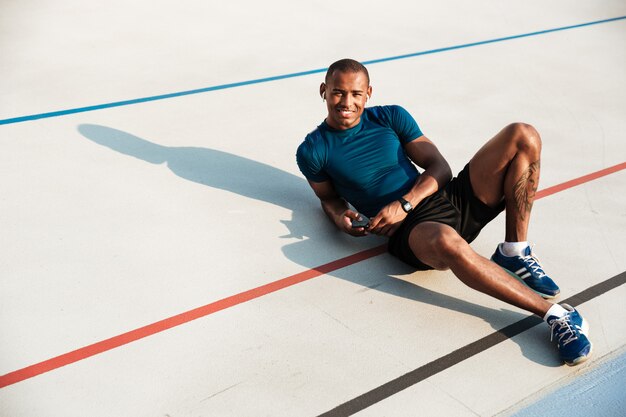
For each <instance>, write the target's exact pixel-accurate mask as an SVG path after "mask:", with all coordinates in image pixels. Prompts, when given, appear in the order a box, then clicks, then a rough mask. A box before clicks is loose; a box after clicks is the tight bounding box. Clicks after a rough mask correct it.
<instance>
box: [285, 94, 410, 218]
mask: <svg viewBox="0 0 626 417" xmlns="http://www.w3.org/2000/svg"><path fill="white" fill-rule="evenodd" d="M420 136H422V132H421V130H420V128H419V126H418V125H417V123H416V122H415V120H414V119H413V117H411V115H410V114H409V113H408V112H407V111H406V110H405V109H404V108H402V107H400V106H377V107H368V108H366V109H365V110H364V112H363V114H362V115H361V120H360V121H359V124H358V125H356V126H354V127H352V128H350V129H347V130H335V129H332V128H331V127H330V126H328V124H326V122H322V124H321V125H319V126H318V127H317V128H316V129H315V130H314V131H313V132H311V133H309V134H308V135H307V136H306V138H305V139H304V142H302V144H301V145H300V146H299V147H298V151H297V153H296V160H297V163H298V167H299V168H300V171H301V172H302V174H303V175H304V176H305V177H306V178H307V179H308V180H310V181H312V182H324V181H329V180H330V181H331V182H332V183H333V186H334V187H335V189H336V190H337V192H338V193H339V195H341V197H343V198H344V199H345V200H346V201H348V202H349V203H350V204H352V205H353V206H354V207H355V208H356V209H357V210H358V211H359V212H361V213H363V214H365V215H366V216H368V217H373V216H375V215H376V214H377V213H378V212H379V211H380V209H382V208H383V207H384V206H385V205H387V204H389V203H390V202H392V201H394V200H397V199H398V198H400V197H402V196H403V195H404V194H406V193H407V192H408V191H409V190H410V189H411V187H412V186H413V184H415V180H416V179H417V177H418V176H419V175H420V174H419V171H418V170H417V168H416V167H415V165H414V164H413V163H412V162H411V161H410V160H409V159H408V157H407V156H406V154H405V152H404V148H403V146H404V145H405V144H407V143H409V142H411V141H412V140H414V139H417V138H419V137H420Z"/></svg>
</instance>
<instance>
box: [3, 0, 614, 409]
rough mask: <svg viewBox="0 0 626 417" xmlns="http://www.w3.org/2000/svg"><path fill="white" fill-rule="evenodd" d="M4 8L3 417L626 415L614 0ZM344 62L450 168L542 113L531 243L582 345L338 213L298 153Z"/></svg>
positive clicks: (493, 229) (116, 1)
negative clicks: (414, 125) (560, 346)
mask: <svg viewBox="0 0 626 417" xmlns="http://www.w3.org/2000/svg"><path fill="white" fill-rule="evenodd" d="M579 3H582V4H579ZM1 8H2V10H1V12H0V69H1V72H2V80H1V81H0V87H1V88H0V231H1V233H0V243H1V245H0V247H1V248H2V256H0V416H2V417H22V416H24V417H26V416H28V417H33V416H45V417H48V416H63V417H67V416H90V417H91V416H93V417H96V416H116V417H119V416H129V417H143V416H146V417H148V416H150V417H154V416H161V417H165V416H169V417H179V416H320V415H326V416H345V415H359V416H495V415H514V414H516V413H519V415H522V416H529V415H546V414H547V415H569V414H568V413H570V412H572V413H574V414H572V415H584V414H575V411H576V410H582V409H583V408H584V407H589V405H590V404H591V405H592V406H593V407H592V411H590V413H591V414H593V415H598V416H612V415H619V414H620V412H622V413H623V408H624V401H623V400H622V399H621V398H623V396H620V392H621V393H623V389H622V390H621V391H620V389H619V388H618V389H615V387H616V386H617V387H620V386H623V382H621V381H624V367H623V365H621V364H622V363H623V361H624V351H625V349H626V347H625V346H626V324H625V323H626V322H625V321H624V316H625V314H624V313H625V309H624V303H623V300H624V297H625V296H626V286H625V285H624V283H625V282H626V239H625V238H624V236H625V235H626V193H625V192H624V191H625V190H626V170H625V169H624V168H626V146H625V145H624V132H625V131H626V117H625V116H626V3H624V2H623V1H617V0H616V1H611V0H607V1H602V2H576V3H574V4H572V2H566V1H563V0H558V1H554V2H547V3H546V2H540V1H534V0H532V1H526V2H517V3H509V2H507V3H506V4H504V3H502V2H495V1H481V0H479V1H474V2H463V1H458V0H457V1H444V2H437V3H436V4H433V2H409V1H402V2H391V3H381V2H374V1H369V0H367V1H364V2H359V3H358V5H356V4H353V3H350V4H349V3H345V2H339V3H337V2H331V1H311V2H306V3H303V4H300V2H288V1H283V0H272V1H268V2H263V3H260V2H251V1H243V0H235V1H229V2H224V3H223V4H213V2H200V1H197V0H192V1H189V2H183V3H182V4H178V3H176V4H175V3H174V2H169V1H152V2H147V1H136V2H124V1H120V0H113V1H110V2H106V3H102V4H101V3H98V2H84V1H77V0H61V1H56V2H52V1H45V0H40V1H32V0H27V1H21V2H4V3H3V5H2V6H1ZM343 57H351V58H355V59H358V60H360V61H363V62H365V63H366V64H368V68H369V70H370V75H371V79H372V85H373V88H374V93H373V97H372V99H373V100H372V101H371V102H370V104H371V105H384V104H401V105H402V106H403V107H405V108H406V109H407V110H409V112H410V113H411V114H412V115H413V116H414V117H415V118H416V120H417V122H418V123H419V125H420V127H421V129H422V130H423V131H424V133H425V134H426V135H427V136H428V137H429V138H430V139H432V140H433V141H434V142H435V143H436V144H437V145H438V147H439V149H440V150H441V152H442V153H443V154H444V156H446V158H447V159H448V161H449V162H450V165H451V166H452V169H453V171H455V172H457V171H459V170H460V169H461V168H462V167H463V165H464V164H465V162H466V161H467V160H468V159H469V158H470V157H471V156H472V154H473V153H474V152H475V151H476V150H477V149H478V148H479V146H480V145H481V144H482V143H483V142H484V141H486V140H487V139H488V138H490V137H491V136H493V135H494V134H495V133H497V131H498V130H499V129H500V128H502V127H503V126H505V125H506V124H508V123H510V122H514V121H523V122H527V123H531V124H533V125H534V126H535V127H536V128H537V129H538V130H539V132H540V133H541V135H542V138H543V157H542V179H541V184H540V192H539V194H538V197H539V199H538V200H537V201H536V203H535V205H534V208H533V218H532V222H531V229H530V232H529V237H530V240H531V241H532V242H533V243H535V251H536V252H537V253H538V254H539V256H540V258H541V260H542V263H543V264H544V266H545V268H546V270H547V271H548V273H549V274H550V275H551V276H552V277H553V278H554V279H555V280H556V281H557V283H558V284H559V285H560V287H561V290H562V295H561V297H560V298H559V301H565V302H568V303H570V304H572V305H575V306H576V307H577V308H579V310H580V311H581V313H582V314H583V315H584V317H585V318H586V319H587V320H588V321H589V322H590V325H591V337H592V341H593V343H594V355H593V357H592V359H591V360H590V361H588V362H587V363H585V364H584V365H581V366H579V367H575V368H571V367H567V366H564V365H562V364H561V363H560V361H559V359H558V354H557V351H556V349H555V347H554V346H553V345H552V344H551V343H550V340H549V339H550V337H549V332H548V329H547V326H545V325H544V324H542V323H540V320H538V319H536V318H534V317H530V316H529V314H528V313H526V312H524V311H521V310H519V309H516V308H514V307H512V306H508V305H506V304H504V303H501V302H499V301H497V300H494V299H491V298H489V297H487V296H485V295H482V294H479V293H477V292H474V291H472V290H470V289H468V288H467V287H465V286H464V285H463V284H461V283H460V282H459V281H458V280H457V279H456V278H455V277H454V276H453V275H452V274H451V273H450V272H435V271H431V272H413V271H411V269H410V268H408V267H406V266H404V265H402V264H401V263H400V262H398V261H397V260H394V259H393V258H392V257H390V256H389V255H388V254H386V253H385V249H384V240H382V239H380V238H377V237H373V236H369V237H367V238H361V239H357V238H351V237H349V236H346V235H342V234H340V233H339V232H337V231H336V230H335V229H334V228H333V227H332V226H331V225H330V224H329V222H328V221H327V220H326V219H325V216H324V214H323V213H322V211H321V209H320V207H319V202H318V201H317V199H316V198H315V196H314V195H313V193H312V191H311V190H310V189H309V187H308V185H307V183H306V181H305V180H304V178H303V177H302V175H301V174H300V173H299V171H298V168H297V166H296V164H295V149H296V147H297V146H298V144H299V143H300V142H301V141H302V139H303V138H304V136H305V135H306V134H307V133H308V132H309V131H311V130H312V129H314V128H315V126H317V125H318V124H319V123H320V122H321V121H322V120H323V118H324V116H325V106H324V104H323V103H322V101H321V99H320V98H319V95H318V94H317V90H318V86H319V84H320V82H321V81H322V79H323V73H324V71H325V68H326V67H327V66H328V65H329V64H330V63H331V62H333V61H335V60H337V59H340V58H343ZM503 232H504V217H503V216H500V217H499V218H497V219H496V220H495V221H494V222H492V223H491V224H490V225H488V226H487V228H485V229H484V231H483V232H482V234H481V235H480V236H479V237H478V239H477V240H476V241H475V242H474V243H473V244H472V246H473V247H474V248H475V250H476V251H477V252H479V253H481V254H483V255H485V256H490V255H491V254H492V252H493V250H494V248H495V246H496V244H497V243H498V242H500V241H501V240H502V238H503ZM611 390H613V391H611ZM588 392H597V393H600V394H598V395H597V396H596V395H594V396H593V398H591V399H590V398H589V397H586V396H585V395H584V394H585V393H588ZM613 392H615V394H613ZM557 398H558V399H559V400H560V401H562V400H563V398H565V399H566V400H567V401H565V402H556V399H557ZM537 401H539V402H537ZM560 404H562V405H560ZM584 409H585V410H586V409H588V408H584ZM537 410H539V411H537ZM538 413H539V414H538ZM586 415H590V414H586Z"/></svg>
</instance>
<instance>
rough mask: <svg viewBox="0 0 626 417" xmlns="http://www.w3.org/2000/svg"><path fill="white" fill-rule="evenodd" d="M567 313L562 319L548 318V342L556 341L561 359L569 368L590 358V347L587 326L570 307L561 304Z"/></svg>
mask: <svg viewBox="0 0 626 417" xmlns="http://www.w3.org/2000/svg"><path fill="white" fill-rule="evenodd" d="M561 306H562V307H563V308H564V309H566V310H567V311H568V313H567V315H566V316H565V317H562V318H558V317H556V316H550V317H548V320H546V321H547V322H548V324H549V325H550V331H551V334H552V335H551V337H550V341H552V340H556V342H557V344H558V347H559V354H560V355H561V359H563V362H565V363H566V364H567V365H569V366H574V365H578V364H580V363H583V362H584V361H586V360H587V359H589V357H590V356H591V352H592V350H593V349H592V345H591V342H590V341H589V338H588V335H589V325H588V324H587V322H586V321H585V319H583V318H582V316H581V315H580V314H579V313H578V311H577V310H576V309H575V308H573V307H572V306H570V305H567V304H561Z"/></svg>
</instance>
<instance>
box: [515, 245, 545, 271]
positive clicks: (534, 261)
mask: <svg viewBox="0 0 626 417" xmlns="http://www.w3.org/2000/svg"><path fill="white" fill-rule="evenodd" d="M520 258H522V260H523V261H524V263H525V264H527V265H528V267H529V268H530V269H532V271H533V272H534V273H535V274H537V278H543V277H545V276H546V273H545V272H543V269H542V268H541V265H540V264H539V258H537V257H536V256H535V255H534V254H533V249H532V247H531V248H530V255H526V256H520Z"/></svg>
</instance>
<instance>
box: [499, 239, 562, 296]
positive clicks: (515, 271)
mask: <svg viewBox="0 0 626 417" xmlns="http://www.w3.org/2000/svg"><path fill="white" fill-rule="evenodd" d="M491 260H492V261H494V262H495V263H496V264H498V265H500V266H501V267H502V268H503V269H504V270H505V271H506V272H508V273H509V274H510V275H512V276H513V277H515V278H517V279H518V280H520V281H522V282H523V283H524V284H526V285H527V286H528V287H530V289H532V290H533V291H535V292H536V293H537V294H539V295H541V296H542V297H543V298H554V297H556V296H557V295H559V293H560V292H561V290H560V289H559V287H558V285H556V284H555V283H554V281H552V279H551V278H550V277H549V276H547V275H546V273H545V272H544V271H543V268H542V267H541V265H540V264H539V259H537V257H536V256H535V255H534V254H533V253H532V250H531V249H530V246H528V247H527V248H526V249H525V251H524V256H505V255H503V254H502V252H501V251H500V246H498V247H497V248H496V251H495V253H494V254H493V256H491Z"/></svg>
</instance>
